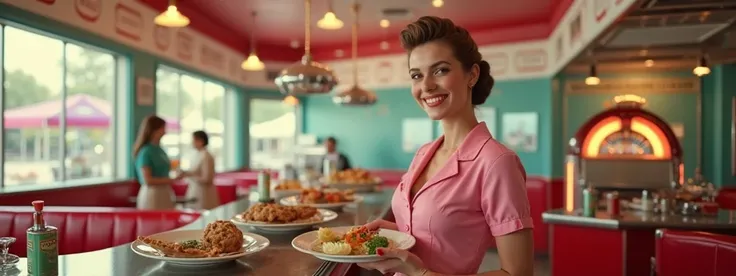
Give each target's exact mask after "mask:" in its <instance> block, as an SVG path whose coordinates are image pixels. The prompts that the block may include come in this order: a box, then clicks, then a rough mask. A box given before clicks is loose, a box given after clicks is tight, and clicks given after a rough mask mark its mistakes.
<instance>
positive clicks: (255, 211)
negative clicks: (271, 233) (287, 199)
mask: <svg viewBox="0 0 736 276" xmlns="http://www.w3.org/2000/svg"><path fill="white" fill-rule="evenodd" d="M316 214H317V208H314V207H310V206H284V205H278V204H273V203H271V204H266V203H258V204H255V205H253V206H251V207H250V208H249V209H248V211H245V213H243V217H244V218H245V219H246V220H250V221H259V222H268V223H289V222H294V221H297V220H305V219H310V218H312V217H314V216H315V215H316Z"/></svg>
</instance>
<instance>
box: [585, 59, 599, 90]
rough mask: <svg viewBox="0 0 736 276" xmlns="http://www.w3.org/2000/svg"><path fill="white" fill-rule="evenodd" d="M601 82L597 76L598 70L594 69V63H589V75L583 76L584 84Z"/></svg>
mask: <svg viewBox="0 0 736 276" xmlns="http://www.w3.org/2000/svg"><path fill="white" fill-rule="evenodd" d="M600 83H601V79H599V78H598V70H596V67H595V63H594V64H591V65H590V75H588V77H587V78H585V84H587V85H598V84H600Z"/></svg>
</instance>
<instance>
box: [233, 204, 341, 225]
mask: <svg viewBox="0 0 736 276" xmlns="http://www.w3.org/2000/svg"><path fill="white" fill-rule="evenodd" d="M336 218H337V213H335V212H333V211H330V210H325V209H317V208H314V207H311V206H304V205H298V206H286V205H281V204H276V203H257V204H255V205H253V206H251V207H250V208H248V210H247V211H245V212H243V213H242V214H239V215H236V216H235V217H233V218H232V219H231V220H230V221H232V222H233V223H235V224H237V225H243V226H250V227H253V228H256V229H259V230H263V231H268V232H287V231H296V230H302V229H309V228H312V226H314V225H318V224H321V223H325V222H328V221H331V220H334V219H336Z"/></svg>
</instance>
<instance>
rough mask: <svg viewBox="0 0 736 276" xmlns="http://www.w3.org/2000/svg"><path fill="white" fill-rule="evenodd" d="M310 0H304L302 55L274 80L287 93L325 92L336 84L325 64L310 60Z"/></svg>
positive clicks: (333, 76)
mask: <svg viewBox="0 0 736 276" xmlns="http://www.w3.org/2000/svg"><path fill="white" fill-rule="evenodd" d="M310 8H311V0H305V1H304V17H305V19H304V23H305V26H304V56H303V57H302V60H301V62H298V63H296V64H294V65H292V66H290V67H288V68H286V69H284V70H282V71H281V74H280V75H279V76H278V77H276V79H275V80H274V82H275V83H276V86H278V87H279V90H281V93H284V94H287V95H307V94H326V93H330V91H331V90H332V89H333V88H335V86H336V85H337V77H335V73H333V72H332V70H330V69H329V68H327V66H325V65H323V64H321V63H319V62H315V61H313V60H312V54H311V52H310V51H311V48H310V47H311V45H310V35H311V34H310V27H311V23H310V21H311V19H312V18H311V16H310V14H311V10H310Z"/></svg>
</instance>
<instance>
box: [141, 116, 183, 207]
mask: <svg viewBox="0 0 736 276" xmlns="http://www.w3.org/2000/svg"><path fill="white" fill-rule="evenodd" d="M164 134H166V121H164V120H163V119H161V118H160V117H158V116H155V115H150V116H148V117H146V118H145V119H144V120H143V123H142V124H141V128H140V130H139V132H138V137H137V138H136V140H135V144H134V145H133V157H134V159H135V173H136V178H137V179H138V182H139V183H140V184H141V189H140V190H139V192H138V196H137V201H136V207H137V208H138V209H149V210H162V209H174V208H175V207H176V204H175V199H176V196H175V195H174V190H173V188H172V187H171V185H172V184H173V183H174V181H175V180H176V179H178V178H180V177H177V178H174V179H172V178H171V177H169V171H171V161H170V160H169V157H168V156H167V155H166V152H165V151H164V149H163V148H161V146H160V145H159V143H160V142H161V137H163V136H164Z"/></svg>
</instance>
